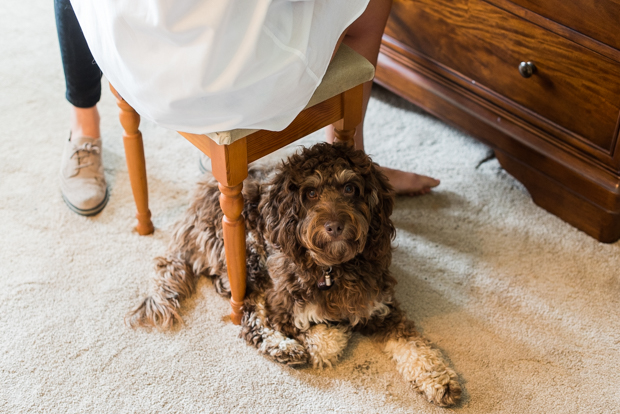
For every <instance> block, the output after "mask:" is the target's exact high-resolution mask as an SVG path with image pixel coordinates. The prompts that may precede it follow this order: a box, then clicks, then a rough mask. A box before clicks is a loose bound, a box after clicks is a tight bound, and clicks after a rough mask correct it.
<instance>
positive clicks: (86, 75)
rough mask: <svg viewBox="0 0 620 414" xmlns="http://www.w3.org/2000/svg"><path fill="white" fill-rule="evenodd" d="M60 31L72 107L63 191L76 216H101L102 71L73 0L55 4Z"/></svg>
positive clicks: (103, 187) (104, 187)
mask: <svg viewBox="0 0 620 414" xmlns="http://www.w3.org/2000/svg"><path fill="white" fill-rule="evenodd" d="M54 10H55V14H56V29H57V31H58V41H59V44H60V53H61V57H62V64H63V69H64V73H65V83H66V98H67V100H68V101H69V103H70V104H71V109H70V112H71V119H70V123H71V125H70V128H71V134H70V138H69V141H67V143H66V145H65V151H64V153H63V159H62V167H61V191H62V194H63V198H64V200H65V202H66V203H67V205H68V206H69V207H70V208H71V209H72V210H73V211H75V212H76V213H78V214H82V215H93V214H97V213H99V212H100V211H101V210H102V209H103V207H105V204H106V202H107V199H108V191H107V184H106V182H105V176H104V173H103V165H102V164H101V139H100V136H101V133H100V129H99V124H100V119H99V112H98V110H97V103H98V102H99V99H100V97H101V70H100V69H99V67H98V66H97V64H96V63H95V61H94V59H93V56H92V54H91V53H90V49H89V48H88V45H87V43H86V39H85V38H84V34H83V33H82V29H81V28H80V25H79V23H78V21H77V18H76V16H75V13H74V11H73V7H72V6H71V3H70V1H69V0H54Z"/></svg>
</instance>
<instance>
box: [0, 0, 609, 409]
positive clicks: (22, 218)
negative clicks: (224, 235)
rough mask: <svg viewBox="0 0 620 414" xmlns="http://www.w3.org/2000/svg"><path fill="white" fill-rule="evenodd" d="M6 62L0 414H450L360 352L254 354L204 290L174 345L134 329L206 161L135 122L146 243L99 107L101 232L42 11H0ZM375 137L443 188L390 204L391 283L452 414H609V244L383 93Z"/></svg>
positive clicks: (0, 95)
mask: <svg viewBox="0 0 620 414" xmlns="http://www.w3.org/2000/svg"><path fill="white" fill-rule="evenodd" d="M0 56H1V58H0V125H1V126H2V128H1V130H0V335H1V336H0V412H2V413H39V412H41V413H44V412H45V413H134V412H135V413H159V412H161V413H195V412H218V413H228V412H235V413H254V412H274V413H285V412H286V413H288V412H298V413H310V412H312V413H323V412H339V413H379V412H380V413H405V412H408V413H411V412H414V413H439V412H445V411H449V410H443V409H439V408H436V407H433V406H432V405H430V404H428V403H427V402H425V401H424V399H423V398H422V397H421V396H419V395H418V394H416V393H415V392H414V391H412V389H411V388H410V387H409V386H408V385H407V384H405V383H404V381H403V380H402V379H401V378H400V376H399V374H398V373H397V372H396V371H395V369H394V367H393V365H392V363H391V362H390V361H389V360H388V359H387V358H386V357H385V356H383V355H381V354H379V353H378V351H377V350H375V348H374V347H373V345H372V344H371V343H370V342H369V341H368V340H367V339H365V338H362V337H354V339H353V341H352V343H351V345H350V346H349V348H348V349H347V352H346V354H345V355H344V358H343V359H342V361H341V362H340V363H339V364H338V365H337V366H336V367H335V368H333V369H326V370H324V371H316V370H312V369H310V368H301V369H292V368H288V367H285V366H280V365H278V364H276V363H273V362H271V361H269V360H267V359H265V358H263V357H261V356H260V355H258V353H257V352H256V351H255V350H254V349H253V348H251V347H249V346H246V345H245V343H244V342H242V341H241V340H240V339H238V338H237V334H238V332H239V328H238V327H236V326H233V325H232V324H231V323H230V322H227V321H226V319H225V315H226V314H227V313H228V310H229V308H228V304H227V303H226V302H225V301H224V300H222V299H221V298H220V297H218V296H217V295H216V294H215V293H214V291H213V289H212V287H211V286H210V284H209V282H207V281H203V283H201V284H200V289H199V293H198V294H197V295H196V297H195V299H194V300H192V301H190V302H189V303H186V307H185V312H184V317H185V321H186V325H185V326H184V327H183V328H181V329H179V330H178V331H176V332H173V333H169V334H160V333H148V332H144V331H138V332H134V331H131V330H129V329H128V328H126V327H125V326H124V325H123V316H124V315H125V313H126V312H127V310H129V309H130V308H131V307H132V306H133V305H134V304H135V303H136V301H137V300H138V298H139V297H141V296H142V295H143V294H145V293H146V292H147V291H148V289H149V282H150V277H151V272H152V258H153V257H154V256H156V255H157V254H160V253H161V252H163V250H164V248H165V246H166V243H167V241H168V240H169V238H170V227H171V225H172V223H173V222H174V221H175V220H176V218H177V217H179V215H180V214H181V213H182V212H183V210H184V208H185V205H186V203H187V200H188V192H189V191H190V190H191V188H192V186H193V183H194V182H195V181H196V179H197V178H198V164H197V163H198V153H197V151H196V150H195V149H194V148H193V147H192V146H191V145H190V144H189V143H187V142H186V141H185V140H184V139H182V138H180V137H178V136H177V135H175V134H174V133H171V132H169V131H165V130H162V129H160V128H157V127H154V126H153V125H150V124H148V123H147V124H144V125H143V132H144V134H145V137H146V144H145V146H146V157H147V164H148V173H149V180H150V181H149V185H150V196H151V209H152V211H153V215H154V220H155V225H156V227H157V231H156V232H155V234H154V235H152V236H149V237H141V236H138V235H137V234H136V233H135V232H133V231H132V224H133V223H134V218H133V215H134V205H133V201H132V197H131V192H130V188H129V182H128V179H127V171H126V166H125V160H124V154H123V148H122V143H121V139H120V128H119V125H118V122H117V120H116V113H117V109H116V107H115V103H114V102H113V100H112V98H111V96H110V94H109V93H107V90H104V91H105V92H106V93H104V97H103V101H102V103H101V112H102V116H103V134H104V137H105V149H104V154H103V155H104V160H105V164H106V174H107V177H108V180H109V184H110V190H111V198H110V202H109V204H108V206H107V207H106V209H105V210H104V211H103V212H102V213H101V214H100V215H98V216H97V217H94V218H84V217H80V216H77V215H76V214H74V213H72V212H70V211H69V210H68V209H67V208H66V207H65V205H64V204H63V201H62V199H61V197H60V193H59V190H58V180H57V171H58V169H59V165H58V162H59V158H60V154H61V148H62V144H63V141H64V140H65V139H66V137H67V135H68V128H67V126H68V104H67V103H66V102H65V100H64V86H63V82H64V81H63V76H62V70H61V66H60V58H59V53H58V46H57V40H56V33H55V27H54V16H53V12H52V2H51V1H44V0H23V1H21V2H18V1H15V0H13V1H7V0H5V1H2V2H1V3H0ZM105 87H106V88H107V86H105ZM368 121H369V123H368V126H367V131H368V137H369V138H368V142H367V147H368V151H369V153H371V154H372V155H373V156H374V159H375V160H376V161H378V162H379V163H381V164H385V165H390V166H392V167H399V168H403V169H409V170H415V171H419V172H423V173H426V174H431V175H433V176H436V177H439V178H441V179H442V184H441V186H440V187H439V189H438V190H437V191H436V192H434V193H433V194H432V195H429V196H425V197H420V198H411V199H405V198H402V199H399V200H398V201H397V203H396V210H395V212H394V215H393V219H394V222H395V224H396V227H397V229H398V236H397V239H396V242H395V245H396V246H397V248H396V250H395V253H394V262H393V265H392V271H393V273H394V275H395V276H396V277H397V278H398V280H399V285H398V294H397V296H398V298H399V299H400V301H401V302H402V303H403V305H404V307H405V308H406V310H407V312H408V314H409V315H410V317H411V318H413V319H414V320H415V321H416V322H417V325H418V326H419V328H420V330H421V331H422V332H423V333H424V335H425V336H427V337H428V338H430V339H431V340H432V341H433V343H434V344H436V346H437V347H439V348H440V349H441V350H442V351H443V352H444V353H445V355H446V356H447V358H449V360H450V361H451V362H452V365H453V367H454V369H455V370H456V371H457V372H458V373H459V375H460V378H461V381H462V383H463V385H464V401H463V403H462V404H461V405H460V406H458V407H456V408H453V409H452V410H453V411H454V412H460V413H617V412H620V392H619V391H618V388H619V385H620V375H619V374H618V369H619V366H620V353H619V352H618V351H619V348H620V333H619V332H620V318H619V317H618V315H619V310H618V309H619V306H618V305H619V299H618V290H619V289H620V282H619V272H618V264H619V259H620V245H619V244H614V245H603V244H599V243H597V242H596V241H595V240H593V239H591V238H590V237H588V236H586V235H585V234H583V233H581V232H579V231H577V230H575V229H574V228H572V227H570V226H569V225H567V224H566V223H564V222H562V221H561V220H559V219H558V218H556V217H554V216H552V215H550V214H548V213H546V212H545V211H543V210H541V209H540V208H538V207H536V206H535V205H534V204H533V203H532V201H531V200H530V198H529V196H528V194H527V193H526V191H525V190H524V189H523V187H522V186H521V185H520V184H519V183H517V182H516V181H515V180H514V179H513V178H511V177H510V176H509V175H507V174H506V173H505V172H504V171H502V169H501V168H500V167H499V166H498V164H497V162H496V161H495V160H492V161H489V162H486V163H483V164H481V165H480V167H478V168H477V167H476V166H477V164H478V163H479V162H480V161H481V160H483V159H484V158H485V157H486V156H487V154H488V151H489V150H488V148H486V147H485V146H483V145H481V144H479V143H477V142H476V141H475V140H473V139H471V138H469V137H467V136H465V135H463V134H461V133H459V132H457V131H455V130H454V129H452V128H451V127H448V126H446V125H444V124H442V123H441V122H438V121H437V120H436V119H434V118H432V117H430V116H428V115H426V114H424V113H422V112H421V111H419V110H418V109H416V108H415V107H413V106H412V105H410V104H408V103H406V102H404V101H403V100H401V99H399V98H397V97H395V96H393V95H391V94H390V93H388V92H386V91H384V90H376V91H375V95H374V99H373V100H372V102H371V105H370V109H369V115H368ZM320 139H321V137H320V135H317V136H314V137H311V138H310V139H309V140H307V141H306V142H310V141H313V140H320Z"/></svg>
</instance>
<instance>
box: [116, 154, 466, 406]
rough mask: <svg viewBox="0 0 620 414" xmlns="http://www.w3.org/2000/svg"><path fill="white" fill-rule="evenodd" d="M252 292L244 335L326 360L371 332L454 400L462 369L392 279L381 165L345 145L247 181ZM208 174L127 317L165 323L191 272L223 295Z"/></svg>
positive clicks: (436, 394)
mask: <svg viewBox="0 0 620 414" xmlns="http://www.w3.org/2000/svg"><path fill="white" fill-rule="evenodd" d="M243 195H244V197H245V208H244V213H243V214H244V217H245V220H246V228H247V240H246V241H247V275H248V281H247V282H248V291H247V296H246V299H245V301H244V305H243V310H244V316H243V320H242V330H241V336H242V337H243V338H245V339H246V341H247V342H248V343H249V344H251V345H253V346H255V347H256V348H257V349H258V350H259V351H260V352H261V353H263V354H265V355H267V356H269V357H270V358H273V359H274V360H276V361H278V362H281V363H286V364H302V363H310V364H312V365H313V366H315V367H322V366H324V365H328V366H331V364H332V363H333V362H335V361H336V360H337V359H338V357H339V356H340V355H341V353H342V351H343V350H344V348H345V347H346V346H347V342H348V340H349V338H350V336H351V333H352V332H353V331H357V332H361V333H362V334H365V335H369V336H370V337H371V338H373V339H374V340H375V341H376V342H377V343H378V344H379V345H380V346H381V348H382V349H383V350H384V352H386V353H387V354H389V355H390V356H391V357H392V359H393V360H394V361H395V363H396V366H397V368H398V371H399V372H400V373H401V374H402V375H403V376H404V377H405V379H406V380H407V381H410V382H411V384H412V385H413V386H414V387H415V388H416V389H417V390H419V391H420V392H421V393H423V394H424V395H425V396H426V398H427V399H428V400H429V401H431V402H434V403H436V404H438V405H441V406H445V405H451V404H454V403H455V402H456V401H457V400H458V399H459V397H460V394H461V387H460V385H459V383H458V381H457V375H456V374H455V373H454V371H453V370H452V369H450V368H449V367H448V366H447V365H446V363H445V362H444V361H443V359H442V358H441V356H440V354H439V352H438V351H437V350H435V349H433V348H431V347H430V346H429V344H428V343H427V341H425V340H424V339H423V338H422V337H420V335H419V334H418V333H417V332H416V330H415V328H414V324H413V322H411V321H409V320H408V319H407V317H406V316H405V314H404V312H403V311H402V310H401V309H400V307H399V306H398V302H397V301H396V299H395V298H394V285H395V284H396V280H395V279H394V278H393V277H392V276H391V275H390V263H391V259H392V245H391V241H392V239H393V237H394V233H395V230H394V226H393V224H392V221H391V220H390V214H391V213H392V207H393V204H394V196H393V191H392V188H391V186H390V185H389V183H388V182H387V179H386V178H385V177H384V176H383V174H382V173H381V172H379V171H378V169H377V165H376V164H374V163H373V162H372V160H371V159H370V158H369V157H368V156H367V155H366V154H365V153H364V152H363V151H356V150H354V149H351V148H349V147H348V146H346V145H344V144H335V145H330V144H317V145H315V146H313V147H311V148H306V149H302V150H301V151H300V152H299V153H297V154H295V155H292V156H291V157H289V158H288V160H286V161H284V162H282V163H281V164H280V165H279V166H277V167H272V168H271V169H260V168H255V169H252V170H251V171H250V176H249V177H248V179H247V180H246V181H245V183H244V188H243ZM218 197H219V190H218V186H217V182H216V181H215V180H214V179H213V178H207V179H205V180H204V181H202V182H200V183H199V185H198V189H197V191H196V193H195V195H194V197H193V199H192V202H191V204H190V207H189V209H188V211H187V213H186V214H185V215H184V217H183V218H182V220H181V221H180V222H179V223H178V224H177V225H176V230H175V232H174V237H173V240H172V242H171V244H170V246H169V249H168V252H167V254H166V256H164V257H160V258H158V259H157V277H156V279H155V282H156V287H155V291H154V293H153V294H152V295H151V296H150V297H148V298H146V299H145V300H144V301H143V302H142V303H141V304H140V305H139V306H138V307H136V308H135V309H134V310H133V311H132V312H131V313H130V314H129V315H128V323H129V324H130V325H131V326H133V327H136V326H152V327H156V328H159V329H168V328H170V327H172V326H173V324H174V323H175V322H180V321H181V317H180V315H179V313H178V310H179V308H180V301H182V300H183V299H184V298H186V297H188V296H189V295H191V294H192V293H193V292H194V290H195V286H196V281H197V279H198V277H200V276H202V275H204V276H208V277H210V278H213V280H214V285H215V288H216V290H217V292H218V293H220V294H222V295H225V296H226V295H229V294H230V292H229V284H228V278H227V274H226V263H225V260H224V244H223V238H222V224H221V222H222V212H221V210H220V206H219V202H218Z"/></svg>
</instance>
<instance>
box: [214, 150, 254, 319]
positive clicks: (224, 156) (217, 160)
mask: <svg viewBox="0 0 620 414" xmlns="http://www.w3.org/2000/svg"><path fill="white" fill-rule="evenodd" d="M210 155H211V164H212V170H213V176H214V177H215V179H216V180H217V181H218V183H219V189H220V192H221V195H220V207H221V208H222V212H223V213H224V218H223V219H222V225H223V233H224V250H225V252H226V268H227V270H228V280H229V281H230V291H231V296H232V297H231V299H230V305H231V307H232V312H231V314H230V317H231V319H232V322H233V323H234V324H235V325H240V324H241V317H242V316H243V309H242V306H243V299H244V297H245V287H246V263H245V220H244V218H243V216H242V215H241V213H242V212H243V194H241V190H242V189H243V180H244V179H245V178H246V177H247V176H248V160H247V146H246V140H245V138H244V139H241V140H239V141H235V142H233V143H232V144H230V145H217V144H216V143H215V142H211V143H210Z"/></svg>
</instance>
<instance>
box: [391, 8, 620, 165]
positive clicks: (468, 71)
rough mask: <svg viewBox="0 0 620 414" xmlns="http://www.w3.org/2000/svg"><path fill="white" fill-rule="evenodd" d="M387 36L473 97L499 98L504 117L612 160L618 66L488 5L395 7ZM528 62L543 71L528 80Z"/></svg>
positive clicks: (619, 103)
mask: <svg viewBox="0 0 620 414" xmlns="http://www.w3.org/2000/svg"><path fill="white" fill-rule="evenodd" d="M386 34H387V35H389V36H391V37H393V38H395V39H396V40H398V41H400V42H401V43H403V44H405V45H406V46H408V47H410V48H412V49H414V50H415V51H417V52H418V53H421V54H422V55H423V56H425V57H428V58H430V59H432V60H433V61H435V62H438V63H440V64H441V65H443V66H444V67H446V68H447V69H448V72H451V73H453V74H454V75H455V76H456V77H465V78H466V79H468V80H470V81H471V82H470V86H469V87H470V88H471V89H472V90H473V91H474V92H476V93H479V94H482V95H483V96H485V93H486V94H487V95H493V96H498V95H499V98H498V99H497V100H498V101H499V102H500V103H499V104H500V105H502V102H503V103H504V107H505V109H507V110H508V111H512V112H514V113H515V114H516V115H519V116H522V117H526V118H528V120H531V122H532V123H534V124H536V123H537V122H539V121H540V122H541V123H542V124H544V125H548V126H549V131H552V132H551V133H552V134H553V131H555V136H556V137H557V138H559V139H562V140H565V141H568V142H569V143H571V144H575V142H577V143H578V144H581V145H580V146H581V147H582V149H584V150H585V151H587V152H598V153H600V152H601V151H602V152H603V153H606V154H611V153H612V148H613V147H614V143H615V139H616V136H617V124H618V115H619V113H620V64H619V63H618V62H615V61H612V60H610V59H608V58H606V57H604V56H601V55H599V54H597V53H595V52H593V51H591V50H589V49H586V48H585V47H583V46H580V45H577V44H575V43H573V42H571V41H570V40H567V39H565V38H563V37H560V36H558V35H556V34H554V33H552V32H549V31H547V30H545V29H543V28H541V27H539V26H537V25H534V24H532V23H530V22H528V21H526V20H524V19H522V18H520V17H517V16H515V15H513V14H511V13H508V12H506V11H504V10H502V9H499V8H497V7H495V6H493V5H492V4H490V3H488V2H486V1H482V0H470V1H468V0H411V1H397V2H395V3H394V8H393V11H392V17H391V19H390V22H389V24H388V28H387V30H386ZM526 61H531V62H534V64H535V65H536V68H537V71H536V73H535V74H534V75H533V76H531V77H530V78H527V79H526V78H523V77H522V76H521V75H520V73H519V70H518V67H519V64H520V63H521V62H526ZM489 90H490V91H491V92H488V91H489ZM515 103H516V104H517V105H514V104H515ZM541 117H542V118H544V119H541Z"/></svg>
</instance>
